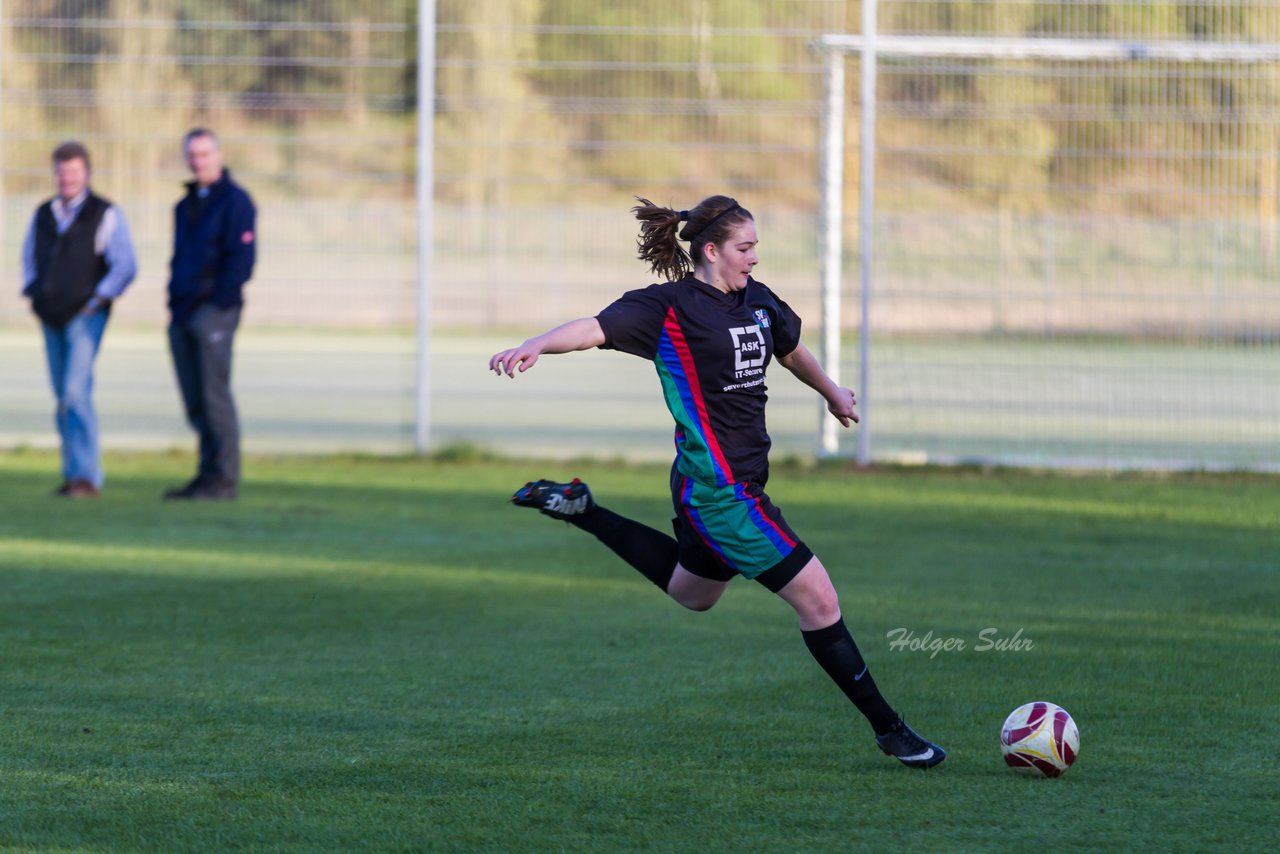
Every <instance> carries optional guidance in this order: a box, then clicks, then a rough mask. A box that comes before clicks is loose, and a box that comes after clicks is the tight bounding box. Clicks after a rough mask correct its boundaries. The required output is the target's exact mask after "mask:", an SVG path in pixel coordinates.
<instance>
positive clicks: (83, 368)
mask: <svg viewBox="0 0 1280 854" xmlns="http://www.w3.org/2000/svg"><path fill="white" fill-rule="evenodd" d="M107 314H108V313H107V312H106V311H105V310H101V309H100V310H98V311H95V312H93V313H92V314H77V315H76V316H75V317H74V318H72V319H71V322H70V323H68V324H67V325H66V326H65V327H63V328H62V329H57V328H55V327H53V326H50V325H49V324H47V323H42V324H41V326H43V327H44V348H45V355H46V356H47V357H48V359H49V380H50V382H51V383H52V384H53V395H54V397H55V398H57V401H58V409H57V411H56V413H55V414H54V421H55V423H57V425H58V435H59V436H61V437H62V476H63V478H64V479H65V480H68V481H71V480H87V481H89V482H90V483H92V484H93V485H94V486H96V487H98V488H99V489H101V488H102V460H101V458H100V456H99V452H98V414H97V412H96V411H95V410H94V408H93V362H94V359H96V358H97V356H98V346H99V345H100V344H101V343H102V333H103V332H104V331H105V330H106V328H107Z"/></svg>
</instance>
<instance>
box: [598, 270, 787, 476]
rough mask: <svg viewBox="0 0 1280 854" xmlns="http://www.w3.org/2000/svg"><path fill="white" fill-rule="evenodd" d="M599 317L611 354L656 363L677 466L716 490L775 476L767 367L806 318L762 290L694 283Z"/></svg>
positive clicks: (632, 300) (654, 292) (622, 303)
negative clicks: (767, 410) (672, 430)
mask: <svg viewBox="0 0 1280 854" xmlns="http://www.w3.org/2000/svg"><path fill="white" fill-rule="evenodd" d="M596 319H597V320H598V321H600V327H601V329H603V330H604V338H605V343H604V344H602V345H601V346H602V347H603V348H605V349H613V350H621V351H623V352H624V353H631V354H633V355H636V356H641V357H643V358H645V359H651V360H652V361H653V363H654V365H655V367H656V368H657V370H658V377H659V378H660V379H661V381H662V392H663V395H664V396H665V398H666V402H667V409H669V410H670V411H671V416H672V417H673V418H674V419H675V421H676V453H677V456H676V467H677V469H678V470H679V471H680V472H681V473H682V474H684V475H686V476H688V477H690V478H693V479H694V480H696V481H699V482H701V483H705V484H707V485H710V486H727V485H729V484H734V483H746V482H752V481H754V482H757V483H764V482H765V481H766V480H767V479H768V476H769V445H770V441H769V433H768V431H767V430H766V429H765V417H764V409H765V403H766V401H767V400H768V395H767V394H766V392H767V389H766V387H765V384H764V378H765V369H766V368H767V367H768V366H769V362H770V360H771V359H772V358H773V357H774V356H775V355H776V356H786V355H787V354H788V353H790V352H791V351H793V350H794V349H795V348H796V347H797V346H798V345H799V343H800V318H799V317H798V316H797V315H796V313H795V312H794V311H792V310H791V308H790V307H789V306H788V305H787V304H786V303H785V302H783V301H782V300H780V299H778V298H777V297H776V296H774V294H773V292H772V291H770V290H769V289H768V288H767V287H765V286H764V285H763V284H761V283H760V282H757V281H755V280H754V279H751V278H748V279H747V286H746V287H745V288H744V289H743V290H741V291H736V292H733V293H727V294H726V293H723V292H721V291H719V290H717V289H715V288H713V287H712V286H711V285H708V284H706V283H705V282H702V281H699V280H698V279H696V278H695V277H693V276H686V277H685V278H683V279H681V280H680V281H678V282H669V283H667V284H662V285H650V286H649V287H647V288H642V289H640V290H636V291H628V292H627V293H625V294H623V295H622V297H620V298H619V299H618V300H617V301H615V302H614V303H613V304H612V305H610V306H608V307H607V308H605V309H604V310H603V311H601V312H600V313H599V314H598V315H596Z"/></svg>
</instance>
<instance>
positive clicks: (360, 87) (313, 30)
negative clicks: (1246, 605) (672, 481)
mask: <svg viewBox="0 0 1280 854" xmlns="http://www.w3.org/2000/svg"><path fill="white" fill-rule="evenodd" d="M879 7H880V25H881V29H882V31H885V32H893V33H902V34H917V33H923V34H928V33H933V34H951V35H955V34H974V35H1009V36H1021V35H1054V36H1061V37H1071V36H1105V37H1122V38H1132V39H1157V38H1188V39H1214V40H1226V41H1259V40H1261V41H1275V40H1276V39H1277V36H1280V13H1278V12H1277V10H1276V8H1275V7H1274V5H1273V4H1265V3H1230V4H1224V3H1210V2H1207V0H1195V1H1194V2H1193V1H1192V0H1183V2H1172V3H1152V2H1141V3H1139V2H1131V3H1106V4H1102V3H1086V2H998V0H989V2H982V1H981V0H978V2H969V3H949V2H933V1H932V0H928V2H926V0H910V1H909V2H908V0H884V2H881V3H880V4H879ZM859 13H860V6H859V4H858V3H851V2H846V0H681V2H673V0H650V2H646V3H608V4H602V3H598V2H588V0H557V2H550V0H502V2H498V0H438V4H437V20H436V51H437V93H436V95H437V105H436V112H435V124H434V128H435V139H436V147H435V163H436V169H437V175H436V180H435V198H436V210H435V214H434V224H435V231H436V235H435V251H434V259H435V275H434V278H433V287H432V316H433V326H434V341H435V344H434V346H433V353H434V358H433V382H432V387H433V398H434V401H433V407H432V411H433V418H434V421H435V424H434V429H433V438H434V440H435V442H436V443H437V444H444V443H448V442H452V441H472V442H478V443H480V444H484V445H489V446H493V447H496V448H499V449H501V450H504V451H508V452H527V453H533V454H548V455H555V456H565V455H572V454H578V453H599V454H608V455H612V454H622V455H627V456H661V455H664V454H665V453H667V448H668V445H667V437H666V433H667V428H666V426H665V421H666V418H665V414H664V413H663V412H662V411H661V407H660V406H659V404H658V398H657V389H656V380H654V379H653V377H652V376H651V372H650V371H648V370H647V369H646V368H645V366H643V365H641V364H633V362H638V360H627V359H625V358H623V357H618V356H615V355H607V354H594V355H589V356H586V355H584V356H579V357H574V358H570V359H565V360H562V361H559V362H557V361H553V360H548V361H546V362H544V364H543V365H540V366H539V369H538V371H535V372H534V373H531V374H530V375H527V376H525V377H522V378H521V381H520V382H518V383H513V384H509V385H504V386H498V385H496V382H497V381H496V380H494V379H493V378H491V377H486V376H485V374H484V371H483V362H484V359H485V358H486V357H487V355H488V353H490V352H492V350H493V349H495V348H496V347H498V346H500V345H503V344H506V343H511V342H512V341H513V339H518V338H519V337H520V336H522V335H523V334H525V333H527V332H530V331H534V330H535V328H538V327H545V326H547V325H550V324H553V323H556V322H559V321H561V320H564V319H567V318H569V317H573V316H577V315H580V314H586V313H593V312H594V311H596V310H598V309H599V308H600V307H601V306H603V305H604V304H606V303H607V302H609V301H610V300H611V299H613V298H614V297H615V296H616V295H617V294H618V293H619V292H620V291H622V290H623V289H626V288H632V287H639V286H642V285H644V284H647V283H648V281H649V280H650V277H649V274H648V273H647V272H646V271H645V270H644V269H643V268H642V267H641V265H640V264H639V262H637V261H635V260H634V258H633V257H632V256H633V251H632V246H633V241H634V236H635V229H634V228H633V221H632V220H631V219H630V217H629V214H628V213H627V208H628V207H629V206H630V204H632V201H631V197H632V195H633V194H640V195H645V196H648V197H649V198H652V199H654V200H655V201H659V202H663V203H671V204H673V205H676V206H679V207H688V206H690V205H691V204H693V203H694V202H696V201H697V200H698V199H700V198H701V197H703V196H705V195H707V194H709V193H712V192H728V193H731V194H734V195H736V196H738V197H739V198H740V199H741V200H742V201H743V202H744V203H745V204H747V206H748V207H750V208H751V209H752V210H753V212H754V213H755V214H756V215H757V218H758V220H759V222H760V226H761V231H762V237H763V240H764V242H763V243H762V246H761V255H762V264H761V267H760V269H759V274H760V278H761V279H762V280H764V281H766V282H768V283H769V284H770V285H772V286H773V287H774V288H775V289H776V290H778V291H779V292H780V293H781V294H782V295H783V296H784V297H785V298H786V299H787V300H788V301H789V302H790V303H791V304H792V305H793V306H795V307H796V308H797V309H798V310H799V311H800V313H801V314H802V315H803V316H804V317H805V318H806V321H807V327H806V328H807V329H808V330H809V333H808V334H809V336H810V339H811V342H812V336H816V330H817V321H818V305H819V300H818V269H817V264H818V262H817V254H818V253H817V239H816V235H817V229H816V198H817V190H816V187H817V180H816V173H817V160H818V158H817V144H818V135H819V119H820V116H819V112H820V106H821V71H822V62H821V58H820V57H819V56H817V55H815V54H814V53H813V52H812V51H811V50H810V47H809V45H810V43H811V42H812V41H813V40H814V39H816V38H817V37H818V36H819V35H821V34H823V33H830V32H856V30H857V27H858V21H859ZM417 24H418V22H417V4H416V3H414V2H411V0H380V1H379V2H373V3H357V2H354V0H322V2H314V3H308V4H292V3H290V4H284V3H268V2H265V0H236V2H231V0H205V2H198V0H168V2H159V0H156V2H149V0H116V2H106V0H0V395H2V396H3V401H2V402H0V443H2V444H8V445H13V444H16V443H48V442H50V441H51V440H52V430H51V425H50V423H49V422H50V418H49V409H50V408H51V403H50V402H49V395H48V391H47V388H45V387H44V386H45V382H44V366H43V364H42V362H43V356H42V354H41V352H40V350H39V343H38V340H37V335H36V333H35V331H34V327H33V326H32V324H31V321H30V319H29V315H28V313H27V310H26V306H25V305H24V303H23V301H22V300H21V299H20V298H19V297H18V296H17V293H18V291H19V289H20V282H19V281H18V274H17V270H18V258H17V249H18V246H19V245H20V241H21V237H22V232H23V229H25V227H26V224H27V222H28V220H29V217H30V215H31V212H32V210H33V209H34V207H35V205H36V204H37V203H38V202H39V201H40V200H41V199H43V198H45V197H47V195H48V194H49V192H50V190H51V182H50V180H49V169H48V154H49V151H50V150H51V149H52V148H53V146H54V145H56V144H57V143H58V142H59V141H61V140H63V139H66V138H72V137H74V138H79V139H81V140H83V141H85V142H86V143H87V144H88V145H89V147H90V149H91V150H92V152H93V154H94V157H95V172H94V180H95V185H96V186H97V188H98V189H99V190H100V191H101V192H103V193H104V194H106V195H108V196H110V197H112V198H114V199H115V200H117V201H118V202H119V203H120V204H121V205H122V207H123V208H124V210H125V212H126V214H127V215H128V217H129V219H130V223H131V225H132V226H133V230H134V233H135V240H136V243H137V245H138V249H139V254H140V262H141V272H140V276H139V279H138V281H137V282H136V283H135V284H134V286H133V289H132V291H131V292H130V293H129V294H128V295H127V296H126V298H125V299H124V300H122V301H121V303H120V305H119V306H118V310H117V312H116V314H115V317H114V319H113V321H112V329H111V331H109V333H108V338H107V341H106V343H105V345H104V351H103V355H102V358H101V360H100V385H99V401H100V407H101V408H102V409H103V412H104V441H105V442H106V443H107V444H108V445H113V444H114V445H138V444H162V445H165V444H176V443H180V444H186V443H187V442H189V438H188V434H187V433H186V431H185V428H184V427H183V425H182V423H181V419H180V412H179V408H178V405H177V393H176V390H175V389H174V387H173V381H172V378H171V376H170V368H169V365H168V356H167V353H166V352H165V351H164V342H163V331H162V328H161V327H162V324H163V323H164V319H165V314H164V308H163V303H164V299H163V290H164V284H165V276H166V263H167V259H168V253H169V246H170V240H171V223H170V217H171V215H172V214H171V208H172V205H173V204H174V203H175V202H176V201H177V198H178V196H179V194H180V182H181V181H182V180H184V178H185V174H184V169H183V167H182V163H181V158H180V148H179V140H180V138H181V135H182V133H183V131H185V130H186V129H187V128H188V127H189V126H191V125H194V124H204V125H209V126H211V127H214V128H215V129H216V130H218V131H219V133H220V135H221V137H222V140H223V144H224V149H225V150H226V151H227V158H228V163H229V165H230V166H231V168H232V169H233V171H234V172H235V174H236V175H237V177H238V179H240V180H241V181H242V183H244V184H245V185H246V186H247V187H248V189H249V190H250V191H251V192H252V193H253V194H254V196H255V198H256V200H257V202H258V204H259V209H260V228H259V231H260V246H261V253H260V261H259V267H258V270H257V273H256V275H255V279H254V281H253V283H252V284H251V285H250V287H249V291H248V300H249V304H248V307H247V309H246V314H245V326H244V328H243V331H242V333H241V336H242V346H241V349H240V353H241V356H240V362H239V363H238V367H237V379H236V385H237V388H238V390H239V392H240V395H241V409H242V414H243V417H244V420H245V441H246V445H247V446H249V447H250V449H255V448H256V449H269V450H276V449H285V450H290V449H300V450H311V449H320V448H352V449H376V450H388V449H401V450H408V449H409V448H411V447H412V438H413V425H412V423H411V421H412V417H413V401H412V397H413V384H414V382H415V378H414V364H413V351H412V348H413V343H412V337H411V329H412V324H413V320H414V317H413V312H414V299H415V296H414V288H415V268H414V261H415V253H416V246H415V245H414V244H415V232H416V222H415V216H414V208H413V204H414V193H413V163H414V146H415V130H414V123H415V120H416V106H415V105H416V102H417V99H416V93H415V92H414V79H415V65H414V63H415V49H414V45H415V39H416V36H415V31H416V27H417ZM1274 87H1275V70H1274V69H1273V68H1264V67H1256V68H1248V69H1246V68H1225V67H1206V66H1199V67H1192V66H1177V67H1174V66H1154V65H1143V66H1136V65H1135V66H1131V67H1126V68H1124V69H1116V68H1101V67H1087V66H1078V65H1077V66H1072V67H1066V66H1047V65H1037V66H1035V67H1031V66H1028V65H1026V64H1022V65H1018V64H1016V63H1006V64H992V63H985V64H979V63H960V62H955V61H950V62H945V61H938V60H933V61H930V62H922V61H912V62H908V61H894V62H891V63H886V64H885V65H884V66H883V67H882V70H881V86H880V98H881V99H882V100H881V105H882V106H881V109H882V111H883V116H884V121H883V122H882V124H881V131H880V136H879V139H878V144H879V150H880V158H881V165H880V176H881V177H880V181H881V184H880V193H879V199H880V205H879V209H878V217H879V218H878V226H877V229H878V231H877V245H878V246H879V247H881V248H880V252H881V254H880V260H879V261H878V265H879V269H878V270H877V278H878V281H879V282H880V283H881V287H883V293H882V294H880V295H879V299H878V300H877V303H876V306H877V307H876V312H877V315H876V317H875V321H876V327H877V329H878V330H881V335H882V337H881V338H880V339H878V340H877V351H876V353H877V366H878V370H881V373H879V374H878V375H877V376H878V379H877V384H876V386H875V394H876V395H877V398H876V400H877V404H878V407H879V408H878V410H877V411H878V413H879V417H880V418H881V420H880V421H879V422H877V423H878V427H877V433H876V437H877V449H878V451H879V452H882V453H883V454H886V455H890V454H891V455H911V454H916V453H919V454H923V455H925V456H928V457H939V458H942V457H946V458H967V457H978V458H984V459H1015V458H1016V459H1033V460H1046V461H1052V460H1062V459H1070V460H1077V459H1088V460H1093V461H1100V462H1102V463H1104V464H1114V463H1116V462H1117V461H1124V460H1169V461H1172V462H1175V463H1182V464H1199V463H1205V462H1214V463H1226V464H1242V465H1270V464H1272V463H1274V461H1275V459H1276V458H1275V454H1274V451H1272V450H1270V449H1271V448H1274V447H1276V446H1277V443H1276V441H1275V440H1276V439H1277V438H1280V437H1277V436H1276V435H1275V429H1276V428H1275V426H1274V425H1275V424H1276V423H1277V422H1280V413H1277V411H1276V409H1275V407H1276V406H1277V404H1276V403H1275V401H1276V399H1277V398H1280V390H1278V388H1277V386H1278V383H1277V379H1276V374H1275V368H1274V367H1272V366H1273V365H1275V364H1276V363H1277V360H1276V359H1275V355H1276V354H1275V346H1276V344H1275V341H1276V337H1275V329H1276V328H1277V326H1278V325H1280V324H1278V323H1277V321H1276V318H1275V315H1276V311H1277V308H1276V302H1275V296H1274V293H1275V291H1274V286H1275V282H1276V260H1275V253H1276V210H1275V208H1276V197H1277V188H1276V184H1277V180H1278V179H1277V167H1276V160H1275V152H1276V151H1277V145H1276V139H1275V135H1276V131H1277V127H1276V122H1277V117H1276V105H1275V101H1274V96H1275V88H1274ZM851 92H855V93H856V86H854V87H851ZM849 109H850V114H851V115H853V114H856V111H857V110H858V104H857V103H856V101H855V100H853V98H852V97H851V100H850V104H849ZM850 126H851V127H853V126H855V123H852V122H851V125H850ZM848 153H849V154H848V157H849V163H848V166H847V168H846V174H848V175H851V176H852V175H856V145H852V144H851V145H849V146H848ZM847 191H848V200H849V204H850V205H852V204H853V203H854V201H855V199H856V194H857V187H856V184H855V182H854V181H852V180H851V181H849V186H848V188H847ZM848 236H849V238H850V239H849V241H848V245H851V246H852V245H856V240H854V239H853V238H854V237H855V236H856V235H855V232H854V225H853V224H852V223H851V224H850V230H849V235H848ZM856 261H857V259H856V257H852V256H851V257H850V258H849V259H848V264H847V267H846V269H847V270H849V271H852V270H854V269H855V264H856ZM849 281H850V283H852V282H853V281H854V277H853V276H852V275H850V276H849ZM847 297H848V298H847V299H846V305H848V306H856V304H857V299H856V294H855V293H853V291H852V290H850V293H849V294H847ZM844 320H845V323H846V325H847V328H848V329H849V330H854V329H856V326H857V321H858V318H857V317H856V316H855V315H854V314H853V313H852V311H850V312H849V313H848V314H847V315H846V317H845V318H844ZM1019 348H1022V349H1019ZM1061 348H1067V349H1061ZM855 350H856V348H852V347H851V348H847V352H854V351H855ZM1037 363H1044V364H1045V365H1046V368H1045V372H1037V371H1035V370H1032V368H1031V367H1030V366H1032V365H1034V364H1037ZM1211 369H1212V370H1211ZM1188 371H1190V372H1192V373H1190V374H1188ZM1197 372H1199V373H1197ZM843 373H844V376H845V377H849V376H854V375H856V374H855V371H854V370H853V366H852V365H851V364H850V365H845V366H844V367H843ZM1188 379H1190V381H1191V382H1192V383H1194V384H1195V385H1197V386H1198V387H1199V388H1200V390H1201V396H1200V397H1198V398H1197V399H1196V402H1195V403H1186V402H1185V401H1186V399H1187V398H1186V397H1185V396H1184V397H1182V400H1183V401H1184V402H1183V403H1181V404H1179V403H1178V402H1177V400H1173V399H1169V400H1166V399H1165V398H1164V397H1162V396H1160V395H1157V394H1156V392H1155V387H1156V386H1157V384H1163V383H1166V382H1168V383H1169V384H1170V385H1177V384H1179V383H1182V384H1185V383H1186V382H1187V381H1188ZM1205 384H1209V385H1212V386H1213V393H1212V395H1209V396H1208V397H1206V396H1204V395H1205V389H1204V386H1205ZM797 386H798V384H796V383H794V382H792V381H791V380H790V378H787V377H785V376H775V377H774V378H773V382H772V383H771V396H772V397H773V402H772V403H771V411H770V417H771V421H770V429H771V432H772V433H773V435H774V437H775V440H776V444H777V445H778V446H779V447H780V448H781V449H782V450H783V451H784V452H795V453H802V454H810V453H812V452H813V450H814V449H815V447H816V440H815V436H816V419H817V414H816V413H817V409H818V407H817V404H816V401H815V400H814V399H813V395H812V393H811V392H809V391H808V390H807V389H803V388H799V387H797ZM1049 387H1057V388H1080V389H1084V390H1083V391H1081V392H1080V393H1079V394H1077V395H1075V396H1071V395H1066V396H1058V397H1055V396H1054V395H1047V394H1045V389H1046V388H1049ZM1151 397H1155V398H1158V399H1154V400H1151V401H1150V402H1149V405H1148V404H1147V403H1144V401H1147V399H1148V398H1151ZM1209 398H1211V400H1210V399H1209ZM1098 399H1106V400H1111V401H1113V402H1114V406H1110V407H1109V408H1108V407H1098V406H1093V405H1092V403H1090V401H1096V400H1098ZM567 401H569V402H577V401H582V402H584V403H585V404H588V405H584V406H581V407H579V408H578V409H577V411H578V412H580V413H581V414H580V415H579V416H578V417H579V418H581V419H584V420H583V422H582V423H581V424H579V425H576V426H575V427H574V428H573V429H572V430H570V431H569V432H568V433H566V432H565V430H566V428H565V427H564V425H563V423H562V422H561V421H559V420H558V419H557V415H556V413H558V412H561V411H563V407H564V405H565V403H566V402H567ZM1082 403H1089V405H1090V406H1092V409H1091V410H1090V411H1089V412H1088V413H1083V414H1082V413H1081V412H1077V411H1075V410H1076V409H1077V408H1079V406H1080V405H1081V404H1082ZM1188 407H1194V408H1195V409H1196V412H1195V413H1194V414H1195V416H1196V419H1195V420H1194V423H1193V427H1192V429H1191V430H1186V429H1183V428H1184V427H1185V426H1186V425H1187V422H1186V421H1185V420H1184V419H1185V418H1187V417H1188V413H1187V411H1186V410H1187V408H1188ZM1085 408H1086V409H1088V408H1089V407H1085ZM511 412H519V413H521V414H520V417H519V418H512V417H511V415H510V413H511ZM1213 420H1216V421H1218V422H1220V423H1222V424H1226V425H1236V426H1233V427H1232V428H1231V429H1237V427H1238V435H1237V437H1236V438H1235V439H1230V437H1227V438H1225V439H1224V434H1223V433H1222V432H1221V431H1218V432H1213V431H1209V430H1207V429H1206V425H1208V424H1209V422H1210V421H1213ZM1124 425H1129V426H1127V427H1126V426H1124ZM1246 431H1247V432H1246ZM1165 436H1172V437H1173V438H1172V439H1168V440H1166V439H1164V438H1161V437H1165ZM1241 437H1243V438H1241ZM1162 442H1163V444H1161V443H1162ZM1224 449H1225V450H1224Z"/></svg>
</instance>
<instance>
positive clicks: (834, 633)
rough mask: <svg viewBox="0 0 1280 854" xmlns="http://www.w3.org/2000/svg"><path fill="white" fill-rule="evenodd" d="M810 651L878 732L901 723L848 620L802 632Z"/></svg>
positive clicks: (880, 732) (884, 731)
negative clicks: (868, 669)
mask: <svg viewBox="0 0 1280 854" xmlns="http://www.w3.org/2000/svg"><path fill="white" fill-rule="evenodd" d="M802 634H803V635H804V644H805V646H807V647H809V652H811V653H812V654H813V657H814V658H816V659H817V660H818V663H819V664H821V665H822V669H823V670H825V671H827V675H828V676H830V677H831V681H833V682H835V683H836V685H838V686H840V690H841V691H844V693H845V696H846V697H848V698H849V699H850V700H851V701H853V704H854V705H855V706H857V707H858V711H860V712H862V714H864V715H865V716H866V718H867V721H868V722H869V723H870V724H871V728H872V729H873V730H875V731H876V734H877V735H880V734H883V733H886V732H888V731H889V730H891V729H893V726H894V725H895V724H896V723H897V722H898V713H897V712H895V711H894V710H893V709H892V707H890V706H889V704H888V703H887V702H885V699H884V697H882V696H881V695H880V689H879V688H877V687H876V682H875V680H874V679H872V678H871V674H870V673H869V672H867V664H866V662H865V661H863V660H862V653H860V652H859V651H858V645H857V644H856V643H854V642H853V636H852V635H850V634H849V630H848V629H847V628H845V625H844V619H843V618H841V619H839V620H836V621H835V622H834V623H832V624H831V625H829V626H827V627H826V628H825V629H814V630H813V631H811V632H802Z"/></svg>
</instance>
